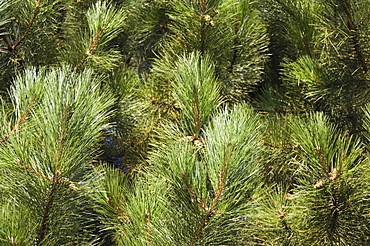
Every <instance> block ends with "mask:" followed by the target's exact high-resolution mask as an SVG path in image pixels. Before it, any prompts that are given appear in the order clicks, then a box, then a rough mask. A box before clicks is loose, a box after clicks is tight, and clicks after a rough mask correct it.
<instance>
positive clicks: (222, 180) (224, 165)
mask: <svg viewBox="0 0 370 246" xmlns="http://www.w3.org/2000/svg"><path fill="white" fill-rule="evenodd" d="M232 149H233V145H232V144H231V143H229V144H228V146H227V148H226V153H225V156H224V159H223V163H222V168H221V173H220V177H219V179H218V183H217V188H216V190H215V197H214V198H213V200H212V204H211V206H209V207H208V206H206V205H205V206H203V207H204V208H206V209H205V210H206V211H207V214H206V216H205V217H204V218H203V220H202V222H201V223H200V225H199V227H198V229H197V231H196V233H195V235H194V236H193V237H192V238H191V240H190V243H189V246H194V245H195V244H196V242H197V240H198V238H199V237H200V235H201V233H202V231H203V230H204V228H205V227H206V225H207V224H208V223H209V221H210V220H211V219H212V217H213V216H214V215H216V214H219V213H221V211H216V210H215V207H216V205H217V203H218V202H219V201H220V199H221V197H222V193H223V191H224V185H225V183H226V172H227V166H228V164H229V163H230V162H231V159H232ZM198 203H199V202H198Z"/></svg>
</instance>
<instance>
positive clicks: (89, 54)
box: [74, 27, 104, 71]
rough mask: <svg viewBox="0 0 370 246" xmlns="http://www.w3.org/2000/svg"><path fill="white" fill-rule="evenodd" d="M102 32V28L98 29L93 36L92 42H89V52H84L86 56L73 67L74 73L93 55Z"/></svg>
mask: <svg viewBox="0 0 370 246" xmlns="http://www.w3.org/2000/svg"><path fill="white" fill-rule="evenodd" d="M103 31H104V28H103V27H100V28H99V31H98V32H97V33H96V34H95V36H94V37H93V40H92V41H91V44H90V47H89V50H88V51H87V52H86V55H85V56H84V58H82V60H81V61H80V62H79V63H78V64H77V65H76V66H75V68H74V71H76V70H78V69H79V68H80V67H81V66H82V65H83V64H84V63H85V62H86V61H87V59H88V58H89V57H90V56H91V55H93V54H94V53H95V51H96V48H97V47H98V45H99V41H100V38H101V37H102V35H103Z"/></svg>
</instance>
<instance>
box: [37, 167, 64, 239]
mask: <svg viewBox="0 0 370 246" xmlns="http://www.w3.org/2000/svg"><path fill="white" fill-rule="evenodd" d="M58 174H60V173H58V172H56V176H54V177H53V179H52V184H51V189H50V192H49V196H48V200H47V202H46V205H45V208H44V213H43V216H42V220H41V226H40V231H39V233H38V235H37V240H36V245H37V246H39V245H42V242H43V241H44V239H45V235H46V230H47V223H48V221H49V215H50V212H51V207H52V205H53V203H54V197H55V193H56V188H57V185H58V183H59V179H58Z"/></svg>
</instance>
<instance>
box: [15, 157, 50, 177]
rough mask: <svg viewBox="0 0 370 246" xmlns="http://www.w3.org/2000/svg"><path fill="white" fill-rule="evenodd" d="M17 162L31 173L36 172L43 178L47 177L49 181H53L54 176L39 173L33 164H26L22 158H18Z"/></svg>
mask: <svg viewBox="0 0 370 246" xmlns="http://www.w3.org/2000/svg"><path fill="white" fill-rule="evenodd" d="M17 164H18V165H21V166H22V167H24V168H26V169H27V170H28V171H30V172H31V173H33V174H36V175H37V176H39V177H41V178H43V179H47V180H49V181H53V178H49V177H46V176H45V175H43V174H42V173H39V172H38V171H36V170H35V169H34V168H32V167H31V166H29V165H27V164H25V163H24V162H23V161H21V160H18V161H17Z"/></svg>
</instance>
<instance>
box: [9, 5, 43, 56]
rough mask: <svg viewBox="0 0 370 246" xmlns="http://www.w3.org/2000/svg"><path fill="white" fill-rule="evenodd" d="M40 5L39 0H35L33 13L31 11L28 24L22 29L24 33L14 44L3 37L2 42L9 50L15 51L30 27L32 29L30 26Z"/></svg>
mask: <svg viewBox="0 0 370 246" xmlns="http://www.w3.org/2000/svg"><path fill="white" fill-rule="evenodd" d="M40 6H41V0H37V2H36V6H35V8H34V9H33V13H32V16H31V20H30V22H29V23H28V26H27V28H26V30H25V31H24V33H23V35H22V36H21V38H20V39H19V40H18V41H17V42H16V43H15V44H13V45H12V44H11V43H10V42H9V40H8V39H6V38H5V39H4V38H3V40H4V42H5V43H6V44H7V46H8V50H9V51H10V52H15V50H16V48H17V47H18V46H19V45H20V44H21V43H22V42H23V41H24V40H25V39H26V37H27V35H28V33H29V32H30V31H31V29H32V26H33V23H34V22H35V19H36V17H37V14H38V13H39V10H40Z"/></svg>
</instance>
